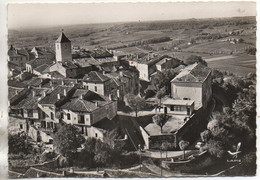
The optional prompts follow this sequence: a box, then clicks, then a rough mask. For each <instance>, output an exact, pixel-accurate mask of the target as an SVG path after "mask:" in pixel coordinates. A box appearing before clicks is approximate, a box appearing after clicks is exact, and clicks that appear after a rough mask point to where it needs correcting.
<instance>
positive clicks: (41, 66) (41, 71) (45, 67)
mask: <svg viewBox="0 0 260 180" xmlns="http://www.w3.org/2000/svg"><path fill="white" fill-rule="evenodd" d="M49 66H50V65H48V64H43V65H40V66H38V67H37V68H35V69H34V70H35V71H37V72H39V73H43V71H44V70H45V69H47V68H48V67H49Z"/></svg>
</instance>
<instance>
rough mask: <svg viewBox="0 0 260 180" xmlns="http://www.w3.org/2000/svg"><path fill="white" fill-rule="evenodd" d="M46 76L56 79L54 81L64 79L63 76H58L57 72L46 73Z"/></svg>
mask: <svg viewBox="0 0 260 180" xmlns="http://www.w3.org/2000/svg"><path fill="white" fill-rule="evenodd" d="M48 74H50V75H51V77H52V78H56V79H63V78H65V76H63V75H62V74H60V73H59V72H58V71H52V72H48Z"/></svg>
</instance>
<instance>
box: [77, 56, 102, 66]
mask: <svg viewBox="0 0 260 180" xmlns="http://www.w3.org/2000/svg"><path fill="white" fill-rule="evenodd" d="M73 61H74V62H75V64H77V65H79V66H80V67H88V66H91V65H98V64H99V63H98V62H97V61H96V60H95V59H94V58H92V57H85V58H77V59H73Z"/></svg>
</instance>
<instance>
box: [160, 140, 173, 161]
mask: <svg viewBox="0 0 260 180" xmlns="http://www.w3.org/2000/svg"><path fill="white" fill-rule="evenodd" d="M170 146H171V144H170V143H169V142H166V141H165V142H163V143H162V145H161V149H162V150H164V151H165V152H166V160H167V158H168V157H167V151H168V148H169V147H170Z"/></svg>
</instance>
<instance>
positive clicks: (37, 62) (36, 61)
mask: <svg viewBox="0 0 260 180" xmlns="http://www.w3.org/2000/svg"><path fill="white" fill-rule="evenodd" d="M52 63H53V61H51V60H47V59H45V58H37V59H34V60H31V61H29V62H27V63H26V64H28V65H31V66H32V67H33V68H37V67H39V66H41V65H42V64H52Z"/></svg>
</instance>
